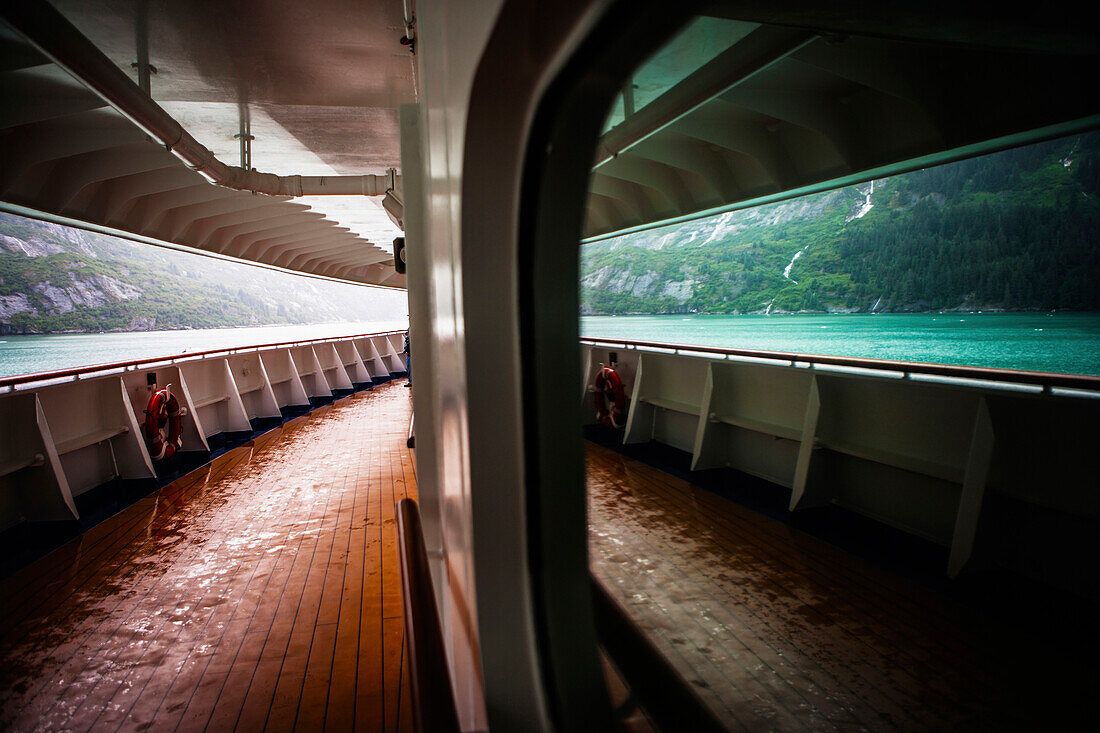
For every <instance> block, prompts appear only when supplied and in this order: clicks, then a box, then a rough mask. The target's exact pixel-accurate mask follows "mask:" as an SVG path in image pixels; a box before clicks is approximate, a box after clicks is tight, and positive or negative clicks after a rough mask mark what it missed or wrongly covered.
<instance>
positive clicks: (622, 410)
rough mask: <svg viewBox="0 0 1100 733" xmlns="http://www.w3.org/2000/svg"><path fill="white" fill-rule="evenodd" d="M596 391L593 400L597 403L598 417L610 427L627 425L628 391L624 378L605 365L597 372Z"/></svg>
mask: <svg viewBox="0 0 1100 733" xmlns="http://www.w3.org/2000/svg"><path fill="white" fill-rule="evenodd" d="M595 387H596V391H595V392H594V393H593V394H592V400H593V401H594V402H595V403H596V417H597V418H599V420H600V422H602V423H603V424H604V425H606V426H607V427H609V428H621V427H622V426H623V425H626V393H625V392H624V391H623V380H622V379H621V378H620V377H619V374H618V372H616V371H615V370H614V369H612V368H611V367H604V368H603V369H601V370H600V371H599V372H597V374H596V385H595Z"/></svg>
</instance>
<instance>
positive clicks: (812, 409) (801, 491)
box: [790, 374, 826, 512]
mask: <svg viewBox="0 0 1100 733" xmlns="http://www.w3.org/2000/svg"><path fill="white" fill-rule="evenodd" d="M820 414H821V393H820V392H819V391H818V387H817V375H816V374H814V375H811V377H810V390H809V394H808V395H807V396H806V415H805V417H803V419H802V442H801V443H800V444H799V446H798V460H797V461H796V462H795V464H794V485H793V486H791V506H790V510H791V511H792V512H793V511H794V510H795V509H806V508H809V507H814V506H821V505H822V504H824V503H825V501H826V497H825V496H824V495H823V492H821V491H817V492H810V493H809V494H807V491H806V487H807V482H808V481H809V477H810V459H811V458H812V457H813V453H814V444H815V443H816V442H817V418H818V416H819V415H820Z"/></svg>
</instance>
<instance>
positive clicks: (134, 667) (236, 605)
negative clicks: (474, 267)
mask: <svg viewBox="0 0 1100 733" xmlns="http://www.w3.org/2000/svg"><path fill="white" fill-rule="evenodd" d="M401 384H402V383H401V382H390V383H388V384H385V385H382V386H379V387H376V388H374V389H372V390H369V391H364V392H359V393H357V394H355V395H352V396H350V397H346V398H344V399H341V400H338V401H336V402H335V403H333V404H332V405H329V406H325V407H321V408H319V409H317V410H314V411H313V412H311V413H309V414H308V415H305V416H303V417H300V418H297V419H295V420H292V421H289V422H287V423H285V424H284V425H283V426H282V427H280V428H276V429H275V430H272V431H270V432H268V433H265V434H264V435H262V436H260V437H259V438H257V439H255V440H253V441H251V442H249V443H247V444H245V445H242V446H240V447H237V448H235V449H233V450H230V451H228V452H227V453H225V454H223V455H221V456H219V457H218V458H216V459H215V460H214V461H213V462H211V463H210V464H208V465H207V466H204V467H202V468H201V469H198V470H196V471H193V472H192V473H190V474H188V475H186V476H184V477H183V478H181V479H179V480H177V481H175V482H174V483H171V484H169V485H167V486H165V487H164V488H162V489H160V490H159V491H157V492H155V493H153V494H151V495H149V496H147V497H146V498H144V499H142V500H140V501H138V502H136V503H134V504H132V505H131V506H130V507H128V508H127V509H125V510H124V511H122V512H121V513H119V514H116V515H115V516H113V517H112V518H110V519H108V520H106V521H104V522H102V523H100V524H98V525H96V526H95V527H94V528H92V529H90V530H89V531H87V532H85V533H84V534H83V536H81V537H80V538H78V539H77V540H74V541H72V542H70V543H69V544H67V545H65V546H63V547H62V548H60V549H58V550H56V551H55V552H53V553H51V554H50V555H47V556H46V557H44V558H42V559H41V560H39V561H37V562H35V563H33V564H32V565H29V566H27V567H26V568H24V569H23V570H21V571H20V572H17V573H15V574H14V575H12V576H10V577H9V578H7V579H6V580H4V582H3V583H2V584H0V594H2V595H0V628H2V629H3V631H2V632H0V633H2V637H0V663H2V664H0V690H3V693H0V694H2V696H3V703H2V718H0V727H3V728H5V729H13V730H31V729H51V730H52V729H65V730H90V729H93V728H94V729H96V730H138V729H141V730H144V729H152V730H168V729H179V730H201V729H211V730H229V729H233V728H236V729H240V730H258V729H263V728H266V729H268V730H291V729H297V730H317V729H320V728H322V727H324V728H328V729H332V730H339V729H353V728H354V729H358V730H386V731H394V730H411V729H412V718H411V712H410V709H409V694H408V680H407V675H406V667H405V665H404V658H403V649H404V644H403V628H402V611H401V597H400V592H401V591H400V581H399V576H398V569H397V532H396V524H395V519H394V517H395V514H394V508H395V506H396V503H397V502H398V501H399V500H400V499H402V498H404V497H406V496H411V497H415V496H416V476H415V472H414V468H413V461H412V456H411V452H410V451H409V450H408V449H407V448H406V447H405V439H406V437H407V432H408V425H409V413H410V405H409V392H408V390H406V389H402V388H401Z"/></svg>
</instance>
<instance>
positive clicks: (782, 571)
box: [588, 445, 1097, 731]
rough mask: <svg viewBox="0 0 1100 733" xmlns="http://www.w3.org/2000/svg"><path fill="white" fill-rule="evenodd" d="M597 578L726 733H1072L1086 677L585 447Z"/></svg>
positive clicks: (1067, 658) (791, 533)
mask: <svg viewBox="0 0 1100 733" xmlns="http://www.w3.org/2000/svg"><path fill="white" fill-rule="evenodd" d="M588 491H589V512H590V517H589V519H590V547H591V562H592V567H593V573H594V574H595V576H596V578H597V579H598V580H599V581H600V582H602V583H603V584H604V585H605V587H607V588H608V589H609V590H610V591H611V592H612V593H613V594H614V595H615V596H616V597H617V598H619V599H620V600H621V601H622V603H623V605H624V607H626V608H627V609H628V610H629V612H630V614H631V616H632V617H633V618H634V619H635V620H636V621H637V623H638V624H639V625H640V627H641V628H642V629H643V631H644V632H645V633H646V634H647V635H648V636H649V637H650V638H651V639H653V640H654V641H655V643H656V644H657V645H658V646H659V647H660V648H661V649H662V651H663V652H664V653H665V654H666V656H667V657H668V659H669V660H670V661H671V662H672V664H673V665H674V666H675V667H676V668H677V669H678V670H679V671H680V673H681V674H683V675H684V676H685V678H686V679H688V680H689V681H691V682H692V683H693V684H694V685H695V686H696V688H697V689H698V691H699V693H700V694H701V696H702V697H703V698H704V699H705V700H706V701H707V703H708V704H709V705H710V706H711V707H712V708H713V709H714V710H715V711H716V712H717V713H718V714H719V715H720V716H721V718H722V720H723V721H724V722H725V723H726V724H727V725H728V726H729V727H730V729H732V730H750V731H755V730H834V729H839V730H963V731H973V730H1021V729H1024V730H1044V729H1045V730H1071V729H1076V728H1074V727H1073V725H1072V724H1071V725H1068V726H1064V725H1061V724H1060V722H1061V721H1064V720H1066V719H1067V718H1076V717H1084V715H1083V710H1084V707H1085V705H1086V701H1087V699H1088V695H1089V694H1090V693H1089V692H1088V690H1089V689H1090V688H1091V687H1092V686H1093V684H1094V682H1095V681H1096V679H1097V675H1096V672H1095V670H1093V669H1090V668H1088V667H1087V666H1086V665H1087V664H1088V663H1089V662H1090V661H1091V659H1092V658H1091V657H1087V661H1085V660H1083V659H1082V656H1083V655H1082V654H1081V653H1080V652H1081V651H1082V650H1081V649H1054V648H1051V647H1048V646H1045V642H1046V641H1047V640H1048V639H1049V637H1048V636H1047V634H1048V632H1049V631H1050V630H1048V629H1042V628H1010V627H1008V626H1007V625H1005V624H1004V623H1000V622H997V621H995V620H993V619H991V618H989V617H987V616H983V615H979V614H978V613H976V612H974V611H972V610H970V609H969V608H967V607H963V606H962V605H961V604H959V603H957V602H953V601H952V600H951V599H950V598H947V597H945V596H944V595H942V594H940V593H937V592H934V591H932V590H930V589H928V588H925V587H924V586H920V585H918V584H916V583H913V582H909V581H906V580H903V579H900V578H898V577H896V576H894V575H892V574H890V573H888V572H885V571H883V570H881V569H879V568H878V567H876V566H874V565H872V564H871V563H869V562H866V561H863V560H860V559H859V558H856V557H854V556H852V555H850V554H848V553H845V552H843V551H841V550H838V549H836V548H834V547H832V546H830V545H828V544H826V543H824V542H821V541H819V540H817V539H815V538H813V537H811V536H809V535H806V534H804V533H802V532H800V531H798V530H796V529H793V528H791V527H789V526H787V525H785V524H782V523H780V522H778V521H775V520H772V519H769V518H767V517H764V516H762V515H760V514H757V513H755V512H753V511H750V510H748V509H745V508H743V507H741V506H739V505H737V504H734V503H732V502H729V501H726V500H725V499H722V498H720V497H717V496H715V495H714V494H711V493H709V492H707V491H704V490H702V489H699V488H697V487H695V486H692V485H691V484H690V483H688V482H686V481H683V480H680V479H677V478H674V477H672V476H670V475H668V474H665V473H662V472H661V471H659V470H657V469H655V468H652V467H650V466H648V465H645V464H642V463H639V462H637V461H634V460H631V459H630V458H627V457H624V456H622V455H620V454H618V453H615V452H613V451H611V450H608V449H607V448H603V447H599V446H596V445H589V447H588Z"/></svg>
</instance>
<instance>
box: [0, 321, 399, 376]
mask: <svg viewBox="0 0 1100 733" xmlns="http://www.w3.org/2000/svg"><path fill="white" fill-rule="evenodd" d="M403 333H405V332H404V331H380V332H378V333H364V334H359V335H357V336H335V337H332V338H317V339H305V340H301V341H279V342H275V343H268V344H255V345H251V346H225V347H222V348H220V349H207V350H206V351H187V352H184V353H182V354H174V355H166V356H149V357H145V358H143V359H133V360H131V361H115V362H107V363H104V364H89V365H87V366H79V367H70V368H68V369H56V370H53V371H48V372H33V373H31V374H16V375H13V376H10V377H0V387H14V386H16V385H20V384H27V383H29V382H45V381H48V380H51V379H64V378H65V377H76V376H80V375H83V374H94V373H96V372H106V371H112V370H115V369H129V368H130V367H139V366H142V365H146V364H160V363H162V362H167V361H177V360H180V359H188V360H190V359H195V358H198V357H202V356H211V355H212V354H240V353H243V352H248V351H259V350H261V349H273V348H278V347H290V346H310V345H312V344H320V343H326V342H337V341H352V340H355V339H362V338H374V337H376V336H395V335H397V334H403Z"/></svg>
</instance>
